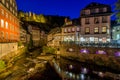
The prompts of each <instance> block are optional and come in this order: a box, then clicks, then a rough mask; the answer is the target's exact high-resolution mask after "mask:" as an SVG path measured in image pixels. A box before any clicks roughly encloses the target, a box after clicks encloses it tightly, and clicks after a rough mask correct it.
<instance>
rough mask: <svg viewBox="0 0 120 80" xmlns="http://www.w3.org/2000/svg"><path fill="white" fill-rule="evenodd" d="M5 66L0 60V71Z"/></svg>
mask: <svg viewBox="0 0 120 80" xmlns="http://www.w3.org/2000/svg"><path fill="white" fill-rule="evenodd" d="M5 66H6V65H5V62H4V61H3V60H0V69H4V68H5Z"/></svg>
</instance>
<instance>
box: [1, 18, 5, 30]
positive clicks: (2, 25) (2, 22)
mask: <svg viewBox="0 0 120 80" xmlns="http://www.w3.org/2000/svg"><path fill="white" fill-rule="evenodd" d="M1 27H2V28H3V27H4V20H3V19H1Z"/></svg>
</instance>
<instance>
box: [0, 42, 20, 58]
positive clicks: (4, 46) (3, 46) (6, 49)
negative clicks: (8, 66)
mask: <svg viewBox="0 0 120 80" xmlns="http://www.w3.org/2000/svg"><path fill="white" fill-rule="evenodd" d="M17 49H18V43H0V58H1V57H3V56H5V55H8V53H10V52H13V51H16V50H17Z"/></svg>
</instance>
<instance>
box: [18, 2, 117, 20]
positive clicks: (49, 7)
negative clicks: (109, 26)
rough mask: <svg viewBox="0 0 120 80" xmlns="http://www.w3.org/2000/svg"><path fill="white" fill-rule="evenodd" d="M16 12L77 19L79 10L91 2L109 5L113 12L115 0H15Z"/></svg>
mask: <svg viewBox="0 0 120 80" xmlns="http://www.w3.org/2000/svg"><path fill="white" fill-rule="evenodd" d="M16 1H17V5H18V10H22V11H25V12H29V11H31V12H34V13H36V14H44V15H60V16H70V18H72V19H73V18H78V17H79V16H80V10H81V9H83V8H84V7H85V6H86V5H87V4H89V3H91V2H99V3H103V4H109V5H111V7H112V10H113V11H114V7H115V2H116V0H16Z"/></svg>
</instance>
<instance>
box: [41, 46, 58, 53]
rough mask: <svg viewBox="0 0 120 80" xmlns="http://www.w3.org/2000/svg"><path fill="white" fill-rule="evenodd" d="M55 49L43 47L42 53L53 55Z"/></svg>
mask: <svg viewBox="0 0 120 80" xmlns="http://www.w3.org/2000/svg"><path fill="white" fill-rule="evenodd" d="M55 52H56V49H55V48H52V47H47V46H43V53H50V54H55Z"/></svg>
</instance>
